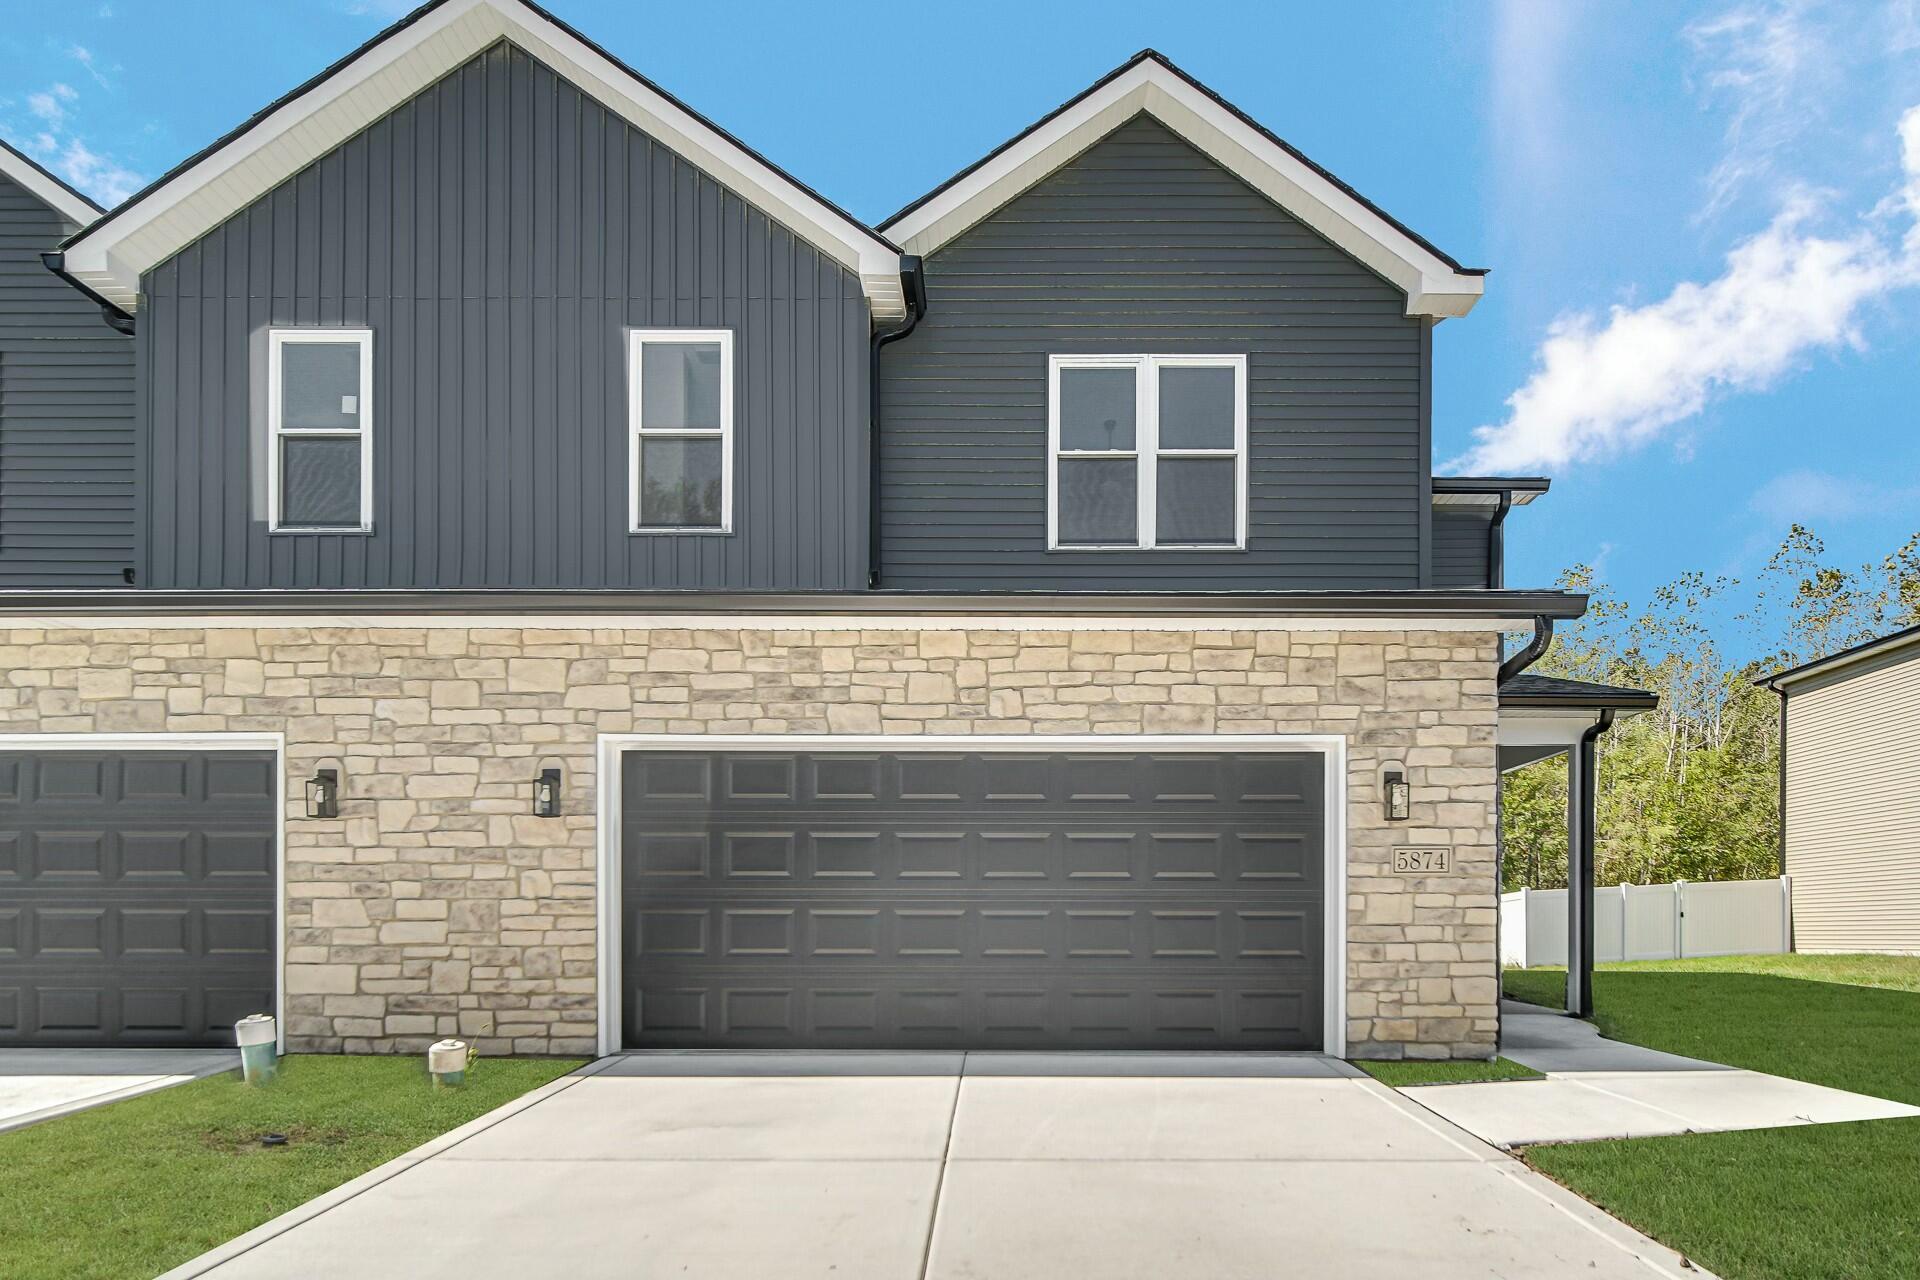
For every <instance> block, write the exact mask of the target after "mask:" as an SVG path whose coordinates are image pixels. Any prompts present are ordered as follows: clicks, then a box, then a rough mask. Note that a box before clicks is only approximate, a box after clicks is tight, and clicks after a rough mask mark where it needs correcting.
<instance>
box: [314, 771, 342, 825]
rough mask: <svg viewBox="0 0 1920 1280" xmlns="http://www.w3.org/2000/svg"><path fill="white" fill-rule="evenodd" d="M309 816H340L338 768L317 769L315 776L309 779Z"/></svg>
mask: <svg viewBox="0 0 1920 1280" xmlns="http://www.w3.org/2000/svg"><path fill="white" fill-rule="evenodd" d="M307 816H308V817H309V818H337V817H339V816H340V771H339V770H338V769H315V770H314V771H313V776H312V777H311V778H308V779H307Z"/></svg>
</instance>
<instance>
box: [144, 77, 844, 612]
mask: <svg viewBox="0 0 1920 1280" xmlns="http://www.w3.org/2000/svg"><path fill="white" fill-rule="evenodd" d="M143 283H144V289H145V299H144V305H143V308H142V315H141V321H140V342H141V344H142V347H143V350H144V353H145V357H146V359H147V361H148V366H149V369H150V371H151V382H150V391H151V394H150V396H149V398H148V400H147V405H148V410H147V412H148V419H149V423H150V427H151V439H152V449H151V452H150V455H149V457H150V482H151V485H152V519H151V526H150V528H151V544H150V547H149V557H150V569H149V572H148V573H147V574H145V575H144V576H143V581H144V582H146V583H148V584H150V585H153V586H156V587H176V588H260V587H344V588H354V587H370V588H380V587H420V588H432V587H530V586H538V587H550V588H565V587H581V588H660V589H679V588H703V589H777V590H852V589H857V588H860V587H863V586H864V585H865V574H866V559H867V550H866V539H865V513H866V503H867V498H866V436H867V394H866V374H865V370H866V363H865V362H866V358H867V332H868V327H869V320H868V310H867V304H866V300H865V298H864V296H863V295H862V293H861V289H860V283H859V281H858V279H857V278H855V277H854V276H853V275H852V274H851V273H849V272H847V271H846V270H845V269H843V268H842V267H840V266H839V265H838V264H837V263H834V262H833V261H831V260H830V259H828V258H825V257H824V256H823V255H821V254H820V253H819V252H818V251H817V250H815V249H814V248H813V247H812V246H810V245H808V244H806V243H805V242H803V241H797V240H796V239H795V237H794V236H793V235H792V233H790V232H789V231H787V230H786V229H785V228H783V227H781V226H779V225H778V224H776V223H773V222H771V221H769V219H768V218H767V217H766V216H765V215H763V214H762V213H760V212H759V211H757V210H755V209H753V208H752V207H750V206H748V205H747V204H746V203H745V202H743V201H742V200H741V199H740V198H739V197H738V196H736V195H735V194H733V193H731V192H729V191H727V190H726V189H724V188H723V187H721V186H720V185H719V184H717V183H716V182H715V181H714V180H713V179H712V178H711V177H709V176H707V175H706V174H704V173H702V172H700V171H699V170H697V169H696V168H695V167H693V166H692V165H690V164H689V163H688V162H687V161H686V160H684V159H683V158H681V157H679V156H677V155H675V154H674V153H672V152H671V151H669V150H668V149H666V148H665V147H664V146H662V145H660V144H659V143H657V142H655V141H653V140H652V139H650V138H648V137H647V136H646V135H645V134H643V133H641V132H640V131H638V130H636V129H634V128H633V127H632V126H631V125H629V124H628V123H627V122H625V121H624V120H622V119H621V118H619V117H618V116H615V115H614V114H612V113H611V112H609V111H608V110H606V109H605V108H604V107H603V106H601V105H600V104H599V103H597V102H595V101H594V100H593V99H591V98H589V97H587V96H586V95H584V94H582V93H581V92H580V91H579V90H578V89H576V88H575V87H574V86H572V85H571V84H570V83H569V82H567V81H566V80H564V79H563V78H561V77H559V76H556V75H555V74H554V73H553V72H552V71H551V70H550V69H548V68H547V67H545V66H543V65H541V64H540V63H539V62H537V61H536V60H535V59H533V58H531V57H529V56H528V55H527V54H525V53H524V52H522V51H520V50H518V49H515V48H512V47H511V46H508V45H504V44H502V45H498V46H495V47H494V48H493V49H491V50H489V51H487V52H485V53H483V54H481V55H479V56H478V57H476V58H475V59H474V60H472V61H471V62H469V63H467V64H466V65H465V66H463V67H461V68H459V69H457V70H455V71H454V72H452V73H450V74H449V75H448V76H447V77H445V78H444V79H442V80H441V81H439V82H438V83H436V84H435V85H433V86H432V87H430V88H428V89H427V90H425V91H424V92H422V93H421V94H419V95H418V96H417V97H415V98H414V99H412V100H411V101H409V102H408V103H406V104H404V105H403V106H401V107H400V108H398V109H397V110H395V111H394V112H393V113H392V114H390V115H389V116H387V117H385V118H384V119H382V120H379V121H377V122H375V123H374V124H373V125H371V126H370V127H369V128H368V129H366V130H365V131H363V132H362V133H360V134H359V135H357V136H355V137H354V138H353V139H351V140H349V141H348V142H347V143H345V144H344V145H342V146H341V147H339V148H338V149H336V150H335V151H333V152H331V153H329V154H328V155H327V156H325V157H323V158H322V159H320V160H319V161H317V162H315V163H314V164H313V165H311V166H309V167H308V168H307V169H305V170H304V171H302V172H301V173H300V174H298V175H296V176H295V177H293V178H290V179H289V180H287V181H286V182H285V183H283V184H281V185H280V186H279V187H278V188H276V189H275V190H274V191H272V192H270V193H269V194H267V195H265V196H263V197H261V198H260V199H259V200H257V201H256V202H254V203H253V204H252V205H251V206H249V207H248V208H247V209H245V210H243V211H242V212H240V213H238V214H236V215H235V216H234V217H233V218H231V219H229V220H228V221H227V222H226V223H224V224H222V225H221V226H220V227H218V228H216V229H215V230H214V231H212V232H210V233H209V234H208V235H206V236H205V237H203V238H202V239H200V240H199V241H198V242H196V243H195V244H193V245H191V246H189V247H188V248H187V249H185V250H183V251H182V252H181V253H179V254H177V255H175V256H174V257H173V258H171V259H169V260H168V261H167V262H165V263H163V264H162V265H161V266H159V267H157V268H155V269H154V270H153V271H152V272H150V273H149V274H148V276H147V277H146V279H145V281H144V282H143ZM279 325H327V326H353V327H362V326H364V327H368V328H371V329H372V330H373V331H374V335H375V336H374V422H373V431H374V504H373V505H374V519H373V523H374V531H373V532H372V533H371V534H359V535H354V534H269V533H268V532H267V527H266V524H265V520H264V483H265V482H264V474H265V472H264V467H265V462H264V447H265V445H264V435H265V426H264V421H265V409H266V406H265V381H266V380H265V368H264V361H265V347H266V341H265V333H266V330H267V329H268V328H269V327H271V326H279ZM629 327H633V328H649V327H689V328H691V327H699V328H729V329H732V330H733V331H734V334H735V352H734V365H735V379H736V380H735V406H736V408H735V424H736V437H735V448H734V466H735V470H734V532H733V533H732V534H730V535H713V534H673V535H644V534H643V535H633V534H629V533H628V532H627V520H628V507H627V501H628V492H627V430H628V422H627V399H626V397H627V374H626V357H625V349H626V336H625V330H626V329H627V328H629Z"/></svg>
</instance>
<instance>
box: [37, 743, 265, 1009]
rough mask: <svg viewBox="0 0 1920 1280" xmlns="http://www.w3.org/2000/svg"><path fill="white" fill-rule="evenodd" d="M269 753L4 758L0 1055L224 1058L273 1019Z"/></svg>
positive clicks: (46, 753) (43, 753)
mask: <svg viewBox="0 0 1920 1280" xmlns="http://www.w3.org/2000/svg"><path fill="white" fill-rule="evenodd" d="M274 776H275V757H274V755H273V754H272V753H271V752H238V751H236V752H224V751H223V752H200V751H136V752H116V751H94V750H73V751H68V750H39V751H0V1047H7V1046H54V1045H105V1046H120V1047H131V1046H156V1045H183V1046H184V1045H217V1044H226V1045H231V1044H232V1043H233V1022H234V1020H235V1019H236V1018H239V1017H241V1016H243V1015H245V1014H249V1013H256V1012H266V1011H271V1010H272V1009H273V1007H274V979H273V971H274V895H275V879H276V877H275V866H274V863H275V857H274V827H275V814H274V807H275V803H276V801H275V794H276V790H275V785H274Z"/></svg>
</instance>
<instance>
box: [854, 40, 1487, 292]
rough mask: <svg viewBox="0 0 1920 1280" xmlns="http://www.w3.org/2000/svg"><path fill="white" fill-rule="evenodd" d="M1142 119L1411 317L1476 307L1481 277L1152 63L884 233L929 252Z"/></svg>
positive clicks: (1127, 73)
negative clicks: (1385, 287)
mask: <svg viewBox="0 0 1920 1280" xmlns="http://www.w3.org/2000/svg"><path fill="white" fill-rule="evenodd" d="M1142 111H1145V112H1147V113H1148V114H1149V115H1151V116H1153V117H1154V118H1155V119H1156V120H1158V121H1160V123H1162V124H1164V125H1166V126H1167V128H1169V129H1171V130H1173V132H1175V133H1176V134H1178V135H1180V136H1181V137H1182V138H1184V139H1186V140H1187V141H1188V142H1190V143H1192V144H1193V145H1194V146H1195V147H1197V148H1199V149H1200V150H1201V151H1202V152H1204V153H1206V154H1207V155H1208V156H1210V157H1212V158H1213V159H1214V160H1215V161H1216V162H1217V163H1219V164H1221V165H1223V166H1224V167H1225V168H1227V169H1228V170H1229V171H1231V172H1232V173H1233V174H1235V175H1236V176H1237V177H1239V178H1240V179H1241V180H1242V181H1243V182H1246V183H1247V184H1248V185H1250V186H1252V187H1253V188H1254V189H1255V190H1257V191H1259V192H1261V193H1262V194H1263V195H1265V196H1266V197H1267V198H1268V199H1270V200H1272V201H1273V202H1274V203H1275V204H1277V205H1279V206H1280V207H1281V208H1283V209H1285V210H1286V211H1287V212H1289V213H1291V214H1293V215H1294V216H1295V217H1297V218H1299V219H1300V220H1301V221H1302V222H1305V223H1306V224H1307V225H1308V226H1310V227H1312V228H1313V229H1314V230H1315V231H1318V232H1319V233H1320V234H1321V235H1323V236H1325V237H1326V238H1327V239H1329V240H1331V241H1332V242H1333V243H1334V244H1336V245H1338V246H1339V247H1340V248H1341V249H1343V250H1345V251H1346V252H1347V253H1349V254H1351V255H1352V256H1353V257H1355V258H1357V259H1359V260H1360V261H1361V262H1363V263H1365V264H1366V265H1367V266H1369V267H1371V268H1372V269H1373V270H1374V271H1376V272H1378V273H1379V274H1380V275H1381V276H1383V277H1385V278H1386V279H1387V280H1388V281H1390V282H1392V283H1393V284H1394V285H1396V286H1398V287H1399V288H1400V289H1402V290H1403V291H1405V293H1406V295H1407V314H1408V315H1410V316H1431V317H1434V318H1435V319H1440V318H1444V317H1447V316H1463V315H1465V314H1467V312H1468V311H1470V310H1472V309H1473V304H1474V303H1476V302H1478V301H1479V300H1480V295H1481V293H1482V291H1483V289H1484V280H1483V278H1482V277H1481V276H1479V275H1477V274H1473V273H1470V272H1465V271H1462V270H1460V269H1458V268H1456V267H1455V266H1454V265H1453V264H1452V263H1449V262H1448V261H1446V260H1445V259H1444V258H1442V257H1440V256H1439V255H1438V254H1437V253H1435V252H1434V251H1433V250H1432V249H1430V248H1428V247H1427V246H1425V245H1424V244H1422V243H1421V242H1420V241H1419V240H1417V239H1416V238H1414V237H1413V236H1412V235H1410V234H1409V233H1408V232H1406V231H1405V230H1403V229H1402V228H1400V227H1398V226H1396V225H1395V224H1394V222H1393V221H1392V220H1391V219H1390V218H1387V217H1386V216H1384V215H1383V214H1381V213H1380V212H1379V211H1377V210H1375V209H1373V208H1370V207H1369V206H1368V205H1367V204H1366V203H1365V202H1363V201H1361V200H1360V199H1358V198H1356V197H1355V196H1354V195H1352V194H1351V193H1350V192H1348V191H1346V190H1343V189H1342V188H1341V186H1340V184H1339V183H1338V182H1336V181H1334V180H1332V179H1330V178H1329V177H1327V175H1325V174H1324V173H1321V172H1319V171H1318V170H1316V169H1315V168H1314V167H1313V166H1312V165H1311V164H1308V163H1307V162H1306V161H1304V160H1302V159H1301V158H1300V157H1299V156H1297V155H1295V154H1293V153H1292V152H1290V151H1289V150H1287V148H1286V147H1284V146H1281V145H1280V144H1279V143H1277V142H1275V141H1274V140H1273V139H1272V138H1271V137H1269V136H1267V135H1266V134H1265V133H1264V132H1262V131H1261V130H1260V129H1259V128H1258V127H1256V126H1254V125H1252V124H1250V123H1248V122H1247V121H1246V120H1245V119H1243V118H1242V117H1241V116H1239V115H1238V114H1236V113H1235V112H1234V111H1233V110H1232V109H1230V108H1228V107H1227V106H1225V105H1224V104H1222V103H1221V102H1220V101H1219V100H1218V99H1216V98H1214V97H1213V96H1212V95H1211V94H1209V93H1207V92H1205V91H1204V90H1202V89H1200V88H1199V87H1197V86H1196V85H1194V84H1193V83H1192V82H1191V81H1189V80H1188V79H1187V78H1186V77H1185V76H1183V75H1181V74H1180V73H1179V72H1178V71H1175V70H1174V69H1173V68H1172V67H1171V66H1169V65H1167V64H1166V63H1164V62H1162V61H1159V60H1158V59H1157V58H1156V57H1152V56H1149V57H1144V58H1142V59H1140V60H1139V61H1137V62H1136V63H1135V64H1134V65H1133V66H1131V67H1129V68H1127V69H1126V70H1124V71H1122V72H1121V73H1120V74H1118V75H1116V76H1114V77H1113V78H1112V79H1111V80H1109V81H1107V82H1106V83H1105V84H1103V85H1100V86H1098V87H1096V88H1094V89H1093V90H1091V91H1089V92H1088V93H1086V94H1085V95H1083V96H1082V97H1080V98H1078V99H1076V100H1075V101H1073V102H1071V103H1069V104H1068V105H1067V106H1066V107H1064V108H1062V109H1061V110H1060V111H1059V112H1058V113H1057V114H1056V115H1054V116H1053V117H1052V118H1050V119H1048V120H1046V121H1045V122H1043V123H1042V124H1040V125H1039V126H1037V127H1036V128H1034V129H1033V130H1032V132H1030V133H1028V134H1026V135H1025V136H1023V137H1021V138H1019V139H1017V140H1015V141H1014V142H1013V143H1011V144H1010V145H1008V146H1007V147H1006V148H1005V149H1004V150H1002V151H1000V152H998V153H997V154H994V155H992V156H990V157H988V158H987V159H986V160H985V161H983V162H981V164H980V165H979V166H978V167H977V168H975V169H973V170H972V171H970V172H967V173H965V174H964V176H962V177H961V178H960V179H958V180H957V181H955V182H954V183H953V184H952V185H951V186H949V187H947V188H945V189H943V190H939V191H936V192H935V193H934V194H933V195H932V196H930V197H929V198H927V199H926V200H924V201H923V202H921V203H920V204H917V205H914V206H912V207H910V208H908V209H907V210H906V211H905V212H903V213H901V214H898V215H896V216H895V217H894V218H893V219H892V220H890V221H888V222H884V223H882V224H881V225H880V230H881V232H882V234H884V235H886V236H888V237H889V238H891V239H892V240H893V241H895V242H896V243H897V244H899V245H900V247H901V248H902V249H903V250H904V251H906V252H907V253H912V254H921V255H926V254H930V253H932V252H934V250H936V249H938V248H939V247H940V246H941V245H944V244H946V243H947V242H948V241H950V240H952V239H954V237H956V236H958V235H960V233H962V232H963V231H965V230H967V229H968V228H969V227H971V226H973V225H974V224H975V223H978V222H979V221H981V220H982V219H983V218H985V217H986V216H987V215H989V214H991V213H992V212H993V211H994V210H996V209H999V208H1001V207H1002V206H1004V205H1005V204H1006V203H1007V202H1008V201H1010V200H1012V199H1013V198H1014V197H1016V196H1018V195H1019V194H1020V193H1021V192H1023V191H1025V190H1027V189H1028V188H1029V187H1031V186H1033V185H1035V184H1036V183H1038V182H1039V181H1040V180H1041V179H1043V178H1045V177H1046V176H1047V175H1048V174H1051V173H1053V172H1054V171H1055V170H1057V169H1059V168H1060V167H1061V166H1062V165H1064V164H1066V163H1067V162H1068V161H1070V160H1072V159H1073V158H1074V157H1075V156H1077V155H1079V154H1080V153H1081V152H1083V151H1085V150H1086V149H1087V148H1088V147H1091V146H1092V145H1093V144H1094V143H1096V142H1098V141H1099V140H1100V139H1102V138H1104V137H1106V136H1107V135H1108V134H1109V133H1111V132H1113V131H1114V130H1115V129H1117V128H1118V127H1119V126H1120V125H1122V124H1124V123H1126V122H1127V121H1128V120H1130V119H1132V118H1133V117H1134V116H1136V115H1138V114H1139V113H1140V112H1142Z"/></svg>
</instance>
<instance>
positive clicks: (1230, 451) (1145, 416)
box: [1047, 356, 1247, 550]
mask: <svg viewBox="0 0 1920 1280" xmlns="http://www.w3.org/2000/svg"><path fill="white" fill-rule="evenodd" d="M1047 375H1048V376H1047V382H1048V387H1047V405H1048V413H1047V417H1048V422H1047V435H1048V451H1047V452H1048V476H1047V498H1048V501H1047V545H1048V546H1049V547H1052V548H1057V549H1063V550H1066V549H1072V550H1140V549H1160V550H1167V549H1203V548H1216V549H1218V548H1224V549H1233V548H1238V547H1244V546H1245V545H1246V540H1247V359H1246V357H1245V356H1054V357H1053V358H1052V359H1051V360H1049V361H1048V367H1047Z"/></svg>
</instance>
